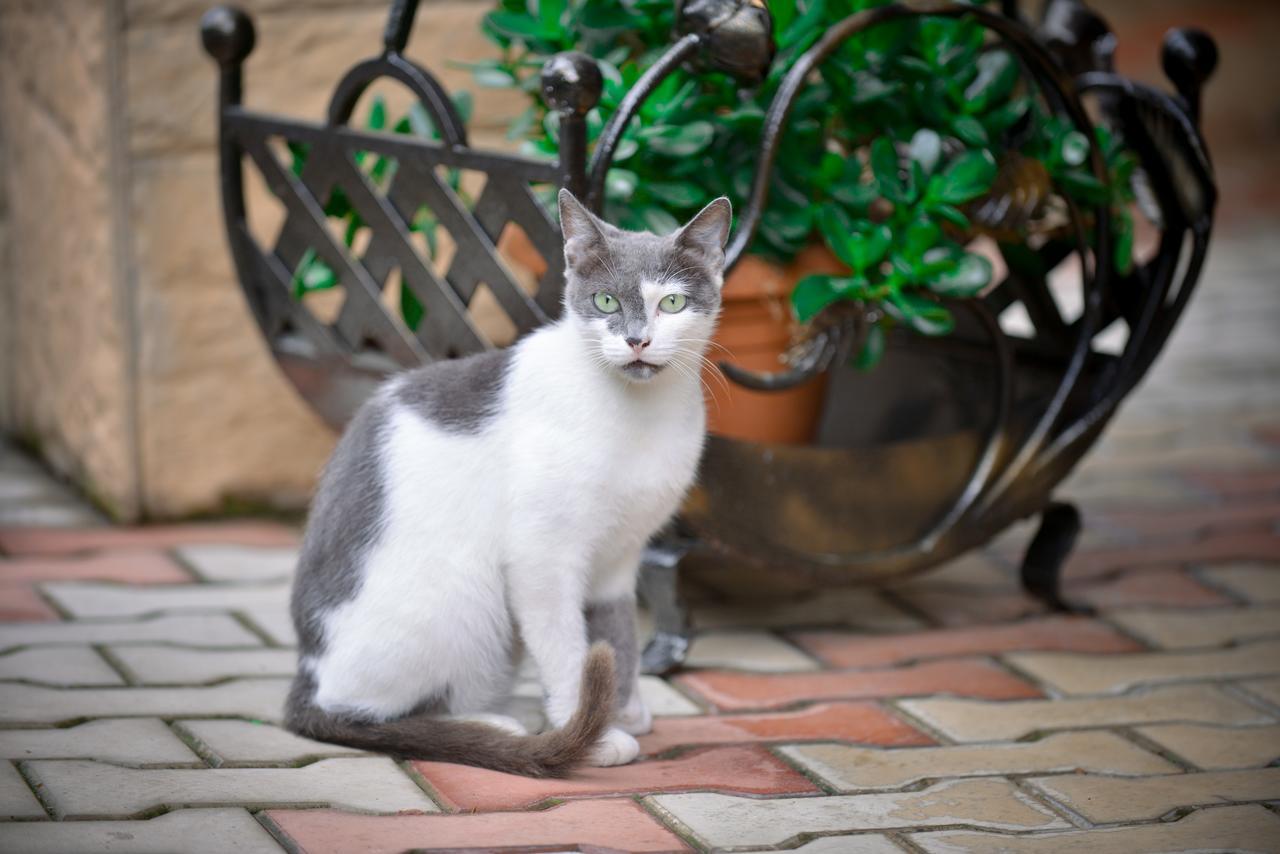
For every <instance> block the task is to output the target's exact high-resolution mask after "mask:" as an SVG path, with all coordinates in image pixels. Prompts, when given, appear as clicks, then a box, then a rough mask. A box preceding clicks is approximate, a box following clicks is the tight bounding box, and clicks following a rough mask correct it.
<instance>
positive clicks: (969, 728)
mask: <svg viewBox="0 0 1280 854" xmlns="http://www.w3.org/2000/svg"><path fill="white" fill-rule="evenodd" d="M898 705H899V706H901V707H902V709H903V710H904V711H906V712H907V713H908V714H911V715H913V716H915V717H916V718H919V719H920V720H922V721H924V722H925V723H926V724H928V725H929V726H931V727H933V728H934V729H935V730H937V731H938V732H941V733H942V734H944V735H946V736H947V737H948V738H951V739H953V740H955V741H963V742H971V741H995V740H1006V741H1007V740H1012V739H1018V738H1024V737H1025V736H1028V735H1031V734H1032V733H1034V732H1039V731H1049V730H1058V729H1076V728H1081V727H1104V726H1124V725H1134V724H1150V723H1175V722H1189V723H1206V724H1260V723H1270V721H1269V720H1268V718H1267V716H1266V715H1265V714H1263V713H1262V712H1260V711H1258V710H1257V709H1255V708H1253V707H1252V706H1250V705H1249V704H1247V703H1245V702H1244V701H1243V700H1237V699H1236V698H1234V697H1229V696H1227V695H1226V694H1224V693H1223V692H1222V691H1220V690H1218V689H1217V688H1215V687H1213V686H1209V685H1195V686H1190V685H1179V686H1173V687H1167V688H1156V689H1153V690H1150V691H1144V692H1142V693H1139V694H1131V695H1126V696H1123V697H1096V698H1094V697H1089V698H1075V699H1067V700H1018V701H1013V702H1004V703H991V702H986V701H983V700H959V699H954V700H953V699H946V698H928V699H918V700H902V701H901V702H899V703H898Z"/></svg>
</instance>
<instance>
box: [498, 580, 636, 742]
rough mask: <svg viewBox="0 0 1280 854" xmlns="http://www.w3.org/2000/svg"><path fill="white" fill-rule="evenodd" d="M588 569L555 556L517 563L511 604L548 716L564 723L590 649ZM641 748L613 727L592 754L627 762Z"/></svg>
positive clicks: (573, 709) (576, 698)
mask: <svg viewBox="0 0 1280 854" xmlns="http://www.w3.org/2000/svg"><path fill="white" fill-rule="evenodd" d="M584 579H585V573H581V574H578V573H575V572H573V568H572V567H568V566H565V565H564V564H563V563H560V564H559V565H557V564H556V563H555V562H552V561H539V562H536V563H535V562H530V563H527V564H523V565H521V566H519V567H512V571H511V576H510V580H509V586H510V590H511V606H512V611H513V612H514V614H515V617H516V620H517V621H518V622H519V624H520V634H521V636H522V638H523V639H524V644H525V648H526V649H527V650H528V651H529V654H530V655H531V656H533V660H534V663H536V664H537V665H538V672H539V674H540V676H541V678H542V686H543V689H544V691H545V693H546V713H547V721H548V722H549V723H550V724H551V726H553V727H557V728H559V727H563V726H564V725H565V724H567V723H568V722H569V719H570V718H572V717H573V714H574V712H576V711H577V709H578V701H579V694H580V689H581V685H582V669H583V665H584V663H585V661H586V654H587V646H588V644H587V621H586V615H585V614H584V613H583V606H582V602H583V599H584V592H583V591H584V589H585V583H584ZM639 753H640V745H639V744H638V743H637V742H636V740H635V739H634V738H632V737H631V736H630V735H629V734H628V733H626V732H623V731H622V730H621V729H619V728H617V727H610V728H609V729H608V730H606V731H605V733H604V735H603V736H602V737H601V739H600V742H599V743H598V744H597V745H596V749H595V751H594V752H593V754H592V756H591V757H590V759H589V760H588V761H589V762H590V763H591V764H593V765H625V764H626V763H628V762H630V761H631V760H632V759H635V758H636V756H637V755H638V754H639Z"/></svg>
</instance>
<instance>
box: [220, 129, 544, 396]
mask: <svg viewBox="0 0 1280 854" xmlns="http://www.w3.org/2000/svg"><path fill="white" fill-rule="evenodd" d="M228 112H229V115H227V116H226V117H225V118H226V124H225V130H226V132H227V135H228V141H229V142H231V143H232V144H233V145H234V146H236V147H237V148H238V149H239V151H240V152H241V153H242V156H243V158H244V161H245V162H246V163H247V164H251V167H252V168H253V169H255V170H256V171H257V172H258V173H259V174H260V175H261V177H262V179H263V181H264V183H265V185H266V187H267V188H268V190H269V191H270V193H271V195H273V196H274V197H275V198H276V199H277V200H278V202H279V203H280V205H281V207H282V209H283V222H282V224H281V225H280V227H279V232H278V236H277V237H276V239H275V242H274V245H273V246H271V247H270V248H267V247H266V246H264V241H263V240H262V238H261V236H260V235H255V234H254V233H253V231H254V230H253V229H251V228H250V224H249V220H248V217H246V218H244V219H242V220H241V221H240V222H239V223H237V224H236V225H235V226H234V227H233V229H232V239H233V242H234V243H238V244H239V245H238V246H237V247H236V249H237V255H239V256H241V260H242V263H245V264H246V265H247V266H248V268H249V277H248V278H249V279H250V280H251V283H252V287H251V288H250V289H249V290H250V292H251V302H252V303H253V307H254V310H255V313H256V314H257V319H258V322H259V323H260V325H261V326H262V328H263V331H264V333H265V334H266V336H267V338H268V340H269V341H270V342H271V344H272V346H273V349H275V350H276V351H277V352H281V351H287V352H289V353H291V354H293V355H295V356H300V357H302V358H305V359H310V360H320V361H328V360H330V359H335V358H336V359H338V360H340V361H345V362H347V363H348V364H353V365H364V366H367V367H369V368H370V369H372V370H375V371H376V370H379V369H381V370H382V371H384V372H385V371H386V370H391V369H394V368H395V367H411V366H414V365H418V364H421V363H423V362H427V361H431V360H434V359H442V358H452V357H456V356H463V355H467V354H470V353H475V352H479V351H482V350H485V349H489V348H492V347H495V346H502V345H505V344H508V343H510V342H511V341H512V340H514V338H515V337H516V336H518V335H520V334H522V333H524V332H527V331H528V330H530V329H532V328H534V327H536V326H538V325H540V324H542V323H544V322H546V321H547V320H548V319H550V318H553V317H555V316H556V314H557V313H558V309H559V302H560V290H561V282H562V274H563V256H562V253H561V250H560V234H559V229H558V228H557V226H556V225H555V223H554V222H552V221H551V219H550V218H549V216H548V215H547V213H546V211H545V209H544V208H543V206H542V205H541V204H540V203H539V201H538V200H537V197H536V196H535V190H534V188H535V187H536V186H537V185H546V184H555V183H557V182H558V178H557V174H556V169H555V166H554V164H548V163H543V162H540V161H535V160H530V159H525V158H519V157H514V156H509V155H499V154H491V153H486V152H482V151H477V150H474V149H470V148H468V147H465V146H461V145H447V144H441V143H436V142H433V141H430V140H425V139H419V138H414V137H406V136H399V135H393V134H384V133H373V132H364V131H357V130H354V129H351V128H346V127H326V126H322V125H316V124H308V123H303V122H293V121H284V120H280V119H277V118H273V117H265V116H259V115H255V114H252V113H248V112H244V111H241V110H238V109H232V110H230V111H228ZM299 152H304V153H305V155H304V156H298V153H299ZM291 155H292V157H291ZM291 161H292V162H291ZM370 164H378V167H377V168H370ZM339 194H340V195H341V197H342V199H343V202H344V207H345V208H347V209H349V211H350V213H349V214H347V215H345V216H344V217H342V218H335V217H334V216H332V208H333V201H334V199H335V198H337V197H338V195H339ZM424 218H425V219H427V220H428V221H429V222H430V224H431V227H430V235H429V239H428V237H427V235H426V233H425V232H424V230H423V228H422V227H421V225H420V223H421V221H422V220H423V219H424ZM513 227H514V232H515V234H511V233H510V232H512V231H513ZM504 232H508V237H512V236H515V237H517V238H519V242H520V243H521V245H523V246H524V247H525V249H526V254H528V249H530V248H531V249H532V250H534V251H535V252H536V254H537V255H538V256H540V258H539V259H537V260H536V261H535V263H533V264H531V265H528V268H525V267H519V266H518V265H513V264H511V263H509V262H508V261H507V260H506V258H505V256H504V254H503V253H502V252H499V251H498V245H499V243H500V242H502V241H503V236H504ZM317 265H319V266H318V267H317ZM313 267H317V268H318V269H321V270H324V271H326V272H327V273H330V274H331V277H332V278H331V281H328V282H326V283H325V285H324V287H323V289H316V290H310V289H308V287H307V286H306V282H305V281H304V278H305V276H306V275H307V273H308V270H309V269H310V268H313ZM529 268H532V269H529ZM406 306H408V307H410V308H408V309H406Z"/></svg>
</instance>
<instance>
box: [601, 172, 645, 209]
mask: <svg viewBox="0 0 1280 854" xmlns="http://www.w3.org/2000/svg"><path fill="white" fill-rule="evenodd" d="M639 183H640V178H639V176H638V175H636V173H634V172H632V171H631V170H630V169H610V170H609V174H608V175H606V176H605V179H604V189H605V193H606V195H608V196H609V199H610V200H611V201H617V202H625V201H627V200H628V199H630V198H631V194H632V193H634V192H635V191H636V186H637V185H638V184H639Z"/></svg>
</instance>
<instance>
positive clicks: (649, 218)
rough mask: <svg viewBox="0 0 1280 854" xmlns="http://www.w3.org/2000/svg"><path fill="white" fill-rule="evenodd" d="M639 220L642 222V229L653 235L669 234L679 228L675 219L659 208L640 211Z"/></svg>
mask: <svg viewBox="0 0 1280 854" xmlns="http://www.w3.org/2000/svg"><path fill="white" fill-rule="evenodd" d="M640 219H641V220H642V221H643V222H644V227H645V228H647V229H649V230H650V231H652V232H653V233H654V234H670V233H671V232H673V231H675V230H676V229H677V228H679V227H680V223H679V222H678V221H677V220H676V218H675V217H673V216H672V215H671V214H669V213H667V212H666V211H664V210H663V209H662V208H659V207H652V206H651V207H647V208H643V209H641V211H640Z"/></svg>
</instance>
